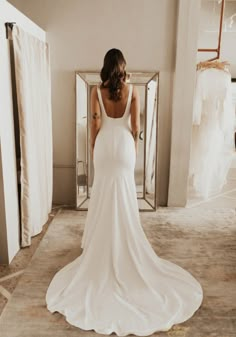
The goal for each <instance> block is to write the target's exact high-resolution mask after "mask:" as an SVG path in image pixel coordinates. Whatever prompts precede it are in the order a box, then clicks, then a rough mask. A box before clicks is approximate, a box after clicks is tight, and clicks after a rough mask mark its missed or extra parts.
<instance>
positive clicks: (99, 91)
mask: <svg viewBox="0 0 236 337" xmlns="http://www.w3.org/2000/svg"><path fill="white" fill-rule="evenodd" d="M97 93H98V100H99V103H100V107H101V108H102V113H103V115H105V116H106V111H105V107H104V105H103V101H102V94H101V90H100V86H99V85H97Z"/></svg>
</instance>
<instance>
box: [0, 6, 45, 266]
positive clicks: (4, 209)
mask: <svg viewBox="0 0 236 337" xmlns="http://www.w3.org/2000/svg"><path fill="white" fill-rule="evenodd" d="M5 22H17V24H19V25H20V26H21V27H22V28H23V29H25V30H26V31H29V32H31V33H32V34H34V35H35V36H38V37H39V38H41V39H42V40H45V38H46V36H45V32H44V31H43V30H41V29H40V28H39V27H37V26H36V25H35V24H34V23H33V22H32V21H30V20H29V19H28V18H26V17H25V16H24V15H23V14H22V13H20V12H19V11H18V10H17V9H15V8H14V7H13V6H12V5H10V4H9V3H8V2H7V1H4V0H0V55H1V58H0V102H1V104H0V146H1V151H0V157H1V158H0V166H1V167H0V171H1V172H0V212H1V215H0V263H6V264H8V263H10V262H11V260H12V259H13V257H14V256H15V254H16V253H17V251H18V250H19V248H20V246H19V210H18V195H17V176H16V175H17V174H16V155H15V139H14V138H15V137H14V121H13V105H12V85H11V70H10V50H9V41H8V40H7V39H6V29H5V25H4V23H5Z"/></svg>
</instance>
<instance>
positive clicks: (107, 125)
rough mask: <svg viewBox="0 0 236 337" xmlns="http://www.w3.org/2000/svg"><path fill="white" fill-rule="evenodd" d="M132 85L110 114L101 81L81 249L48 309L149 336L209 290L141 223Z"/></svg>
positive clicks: (82, 323)
mask: <svg viewBox="0 0 236 337" xmlns="http://www.w3.org/2000/svg"><path fill="white" fill-rule="evenodd" d="M132 89H133V86H132V85H131V84H130V86H129V96H128V100H127V105H126V109H125V112H124V114H123V116H122V117H120V118H112V117H109V116H108V115H107V113H106V111H105V108H104V104H103V101H102V96H101V91H100V88H99V86H97V91H98V97H99V102H100V106H101V111H102V125H101V128H100V130H99V132H98V134H97V137H96V142H95V147H94V172H95V173H94V182H93V186H92V191H91V199H90V203H89V209H88V213H87V217H86V222H85V227H84V232H83V237H82V243H81V247H82V248H83V252H82V254H81V255H80V256H79V257H77V258H76V259H75V260H73V261H72V262H70V263H69V264H67V265H66V266H65V267H63V268H62V269H61V270H59V271H58V272H57V273H56V275H55V276H54V278H53V279H52V281H51V283H50V285H49V287H48V290H47V294H46V303H47V308H48V310H49V311H51V312H55V311H58V312H60V313H61V314H63V315H65V318H66V320H67V321H68V322H69V323H70V324H71V325H74V326H76V327H79V328H81V329H84V330H92V329H93V330H95V331H96V332H97V333H101V334H111V333H112V332H115V333H116V334H117V335H118V336H125V335H128V334H135V335H138V336H147V335H150V334H152V333H153V332H155V331H167V330H169V329H170V328H171V327H172V326H173V325H174V324H177V323H181V322H183V321H185V320H187V319H188V318H190V317H191V316H192V315H193V314H194V312H195V311H196V310H197V309H198V308H199V306H200V305H201V302H202V298H203V291H202V287H201V285H200V283H199V282H198V281H197V280H196V279H195V278H194V277H193V276H192V275H191V274H190V273H189V272H187V271H186V270H185V269H183V268H181V267H180V266H178V265H176V264H174V263H172V262H170V261H168V260H165V259H162V258H160V257H158V256H157V255H156V253H155V251H154V250H153V248H152V246H151V244H150V243H149V241H148V239H147V237H146V235H145V233H144V231H143V228H142V225H141V222H140V218H139V210H138V202H137V197H136V187H135V180H134V168H135V161H136V154H135V143H134V139H133V136H132V133H131V128H130V106H131V97H132ZM157 230H158V228H157Z"/></svg>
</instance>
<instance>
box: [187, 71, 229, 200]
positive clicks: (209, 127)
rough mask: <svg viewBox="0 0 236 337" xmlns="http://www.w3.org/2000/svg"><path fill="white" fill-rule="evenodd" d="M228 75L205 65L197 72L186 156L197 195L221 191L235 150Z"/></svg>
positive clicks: (207, 194) (205, 196)
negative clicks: (189, 148)
mask: <svg viewBox="0 0 236 337" xmlns="http://www.w3.org/2000/svg"><path fill="white" fill-rule="evenodd" d="M234 127H235V112H234V107H233V100H232V90H231V75H230V73H229V72H227V71H223V70H219V69H215V68H209V69H205V70H199V71H198V72H197V79H196V90H195V98H194V109H193V129H192V143H191V158H190V177H191V178H192V180H191V184H192V186H193V187H194V189H195V191H196V192H197V193H198V195H199V196H202V197H203V198H207V197H209V196H210V195H211V194H212V193H216V192H219V191H221V189H222V187H223V186H224V184H225V183H226V182H227V180H226V177H227V174H228V171H229V168H230V166H231V162H232V158H233V156H234V153H235V146H234Z"/></svg>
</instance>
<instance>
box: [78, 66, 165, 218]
mask: <svg viewBox="0 0 236 337" xmlns="http://www.w3.org/2000/svg"><path fill="white" fill-rule="evenodd" d="M90 74H91V75H92V74H94V75H98V76H99V74H100V71H97V70H94V71H93V70H88V71H86V70H81V71H80V70H78V71H76V72H75V92H76V122H75V128H76V131H75V133H76V151H75V157H76V165H75V183H76V196H75V197H76V205H75V209H76V210H77V211H87V210H88V207H81V206H82V205H83V204H84V203H85V202H86V201H87V200H88V199H90V193H89V188H90V187H89V179H87V181H86V195H85V199H84V200H82V201H81V202H80V203H78V191H77V188H78V184H77V179H78V174H77V172H78V159H77V152H78V141H77V139H78V128H77V109H78V99H77V89H76V78H77V76H80V78H81V79H82V80H83V81H84V82H85V83H86V91H87V121H90V117H89V108H90V90H89V86H91V85H97V84H98V82H96V81H94V82H92V81H87V80H86V75H90ZM129 74H132V75H134V76H135V75H136V76H140V75H141V76H142V75H149V76H150V77H149V79H148V81H147V82H140V83H136V82H132V79H131V81H130V82H131V83H133V84H134V85H136V86H139V85H142V86H145V102H144V107H145V110H144V111H145V112H146V111H147V91H148V83H149V82H150V81H151V80H152V79H153V78H155V77H157V82H158V84H157V88H156V100H157V102H156V106H155V110H156V139H155V155H156V157H155V170H154V172H155V190H154V200H153V203H154V205H152V204H151V203H150V202H149V200H147V199H146V197H145V196H146V193H145V191H146V150H145V151H144V159H143V195H142V196H141V197H140V196H137V199H142V200H145V202H146V203H147V204H148V205H149V206H150V208H149V209H145V208H141V207H139V211H140V212H153V211H156V209H157V200H158V196H157V166H158V127H159V123H158V121H159V113H158V110H159V86H160V75H159V71H128V70H127V75H129ZM131 78H132V77H131ZM144 116H145V118H144V125H145V129H144V130H145V131H146V128H147V113H144ZM139 136H140V134H139ZM86 137H87V139H86V141H87V144H89V132H88V123H87V135H86ZM146 137H147V133H146V132H144V149H146V142H147V140H146ZM89 164H90V156H89V146H87V148H86V173H87V176H88V168H89Z"/></svg>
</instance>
